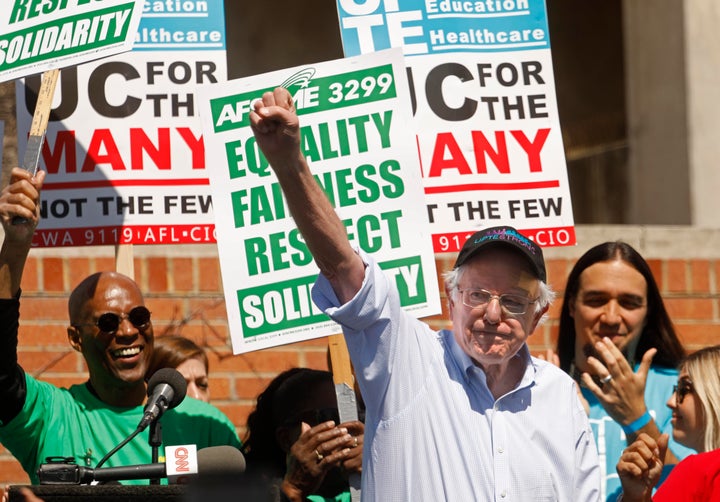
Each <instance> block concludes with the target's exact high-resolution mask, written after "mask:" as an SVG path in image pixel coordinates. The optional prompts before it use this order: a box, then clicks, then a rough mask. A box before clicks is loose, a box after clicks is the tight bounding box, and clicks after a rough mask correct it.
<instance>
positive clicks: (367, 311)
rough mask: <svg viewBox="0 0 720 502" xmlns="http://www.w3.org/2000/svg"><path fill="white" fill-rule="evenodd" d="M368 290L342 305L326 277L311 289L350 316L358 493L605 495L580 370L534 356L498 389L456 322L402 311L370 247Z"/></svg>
mask: <svg viewBox="0 0 720 502" xmlns="http://www.w3.org/2000/svg"><path fill="white" fill-rule="evenodd" d="M363 259H364V260H365V262H366V263H368V267H367V268H366V272H365V281H364V283H363V286H362V288H361V290H360V291H359V292H358V294H357V295H356V296H355V298H353V299H352V300H351V301H349V302H348V303H346V304H345V305H342V306H339V301H338V300H337V297H336V296H335V294H334V292H333V290H332V287H331V286H330V283H329V282H328V281H327V280H326V279H325V278H324V277H322V275H321V276H320V277H319V278H318V281H317V282H316V285H315V288H314V290H313V300H314V301H315V303H316V304H317V305H318V307H319V308H320V309H322V310H324V311H325V312H326V313H327V314H328V315H330V316H331V317H332V318H333V319H334V320H335V321H337V322H338V323H340V324H341V325H342V326H343V331H344V334H345V339H346V340H347V344H348V349H349V352H350V357H351V359H352V362H353V364H354V366H355V369H356V371H357V372H358V382H359V384H360V389H361V391H362V395H363V398H364V401H365V405H366V408H367V409H366V424H365V439H364V442H365V449H364V451H363V471H362V472H363V474H362V500H363V501H378V502H388V501H397V502H408V501H413V502H419V501H431V502H438V501H452V502H470V501H491V500H493V501H501V502H506V501H512V502H528V501H567V502H585V501H593V502H595V501H598V500H599V497H600V469H599V466H598V456H597V450H596V447H595V442H594V439H593V437H592V432H591V430H590V426H589V423H588V419H587V416H586V414H585V412H584V410H583V408H582V405H581V404H580V401H579V399H578V398H577V391H576V388H575V384H574V382H573V381H572V379H571V378H570V377H569V376H568V375H566V374H565V373H564V372H563V371H561V370H560V369H559V368H557V367H555V366H553V365H551V364H548V363H546V362H544V361H540V360H537V359H534V358H531V357H530V354H529V351H528V349H527V347H526V346H525V347H523V349H522V350H521V351H520V353H519V354H518V357H522V358H523V360H524V361H525V362H526V363H527V367H526V370H525V374H524V376H523V377H522V380H521V381H520V383H519V384H518V386H517V387H516V388H515V389H514V390H513V391H511V392H509V393H507V394H506V395H504V396H502V397H500V398H499V399H497V400H495V399H494V398H493V396H492V394H491V393H490V391H489V389H488V387H487V384H486V380H485V373H484V372H483V371H482V370H481V369H480V368H478V367H477V366H475V365H474V364H473V363H472V361H471V360H470V358H469V357H468V356H467V355H466V354H465V353H464V352H463V351H462V349H461V348H460V347H459V346H458V345H457V343H456V342H455V339H454V337H453V334H452V332H450V331H447V330H443V331H441V332H434V331H432V330H431V329H430V327H429V326H428V325H427V324H425V323H423V322H420V321H418V320H417V319H415V318H414V317H412V316H411V315H409V314H406V313H405V312H404V311H403V310H402V308H401V306H400V301H399V299H398V294H397V291H396V290H395V287H394V286H392V285H391V283H390V281H389V280H388V278H387V277H386V276H385V275H384V274H383V273H382V271H381V270H380V269H379V267H378V266H377V265H376V264H375V263H374V261H373V260H372V258H370V257H368V256H365V255H363Z"/></svg>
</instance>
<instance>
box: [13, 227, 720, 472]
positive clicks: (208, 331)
mask: <svg viewBox="0 0 720 502" xmlns="http://www.w3.org/2000/svg"><path fill="white" fill-rule="evenodd" d="M618 238H622V239H624V240H626V241H628V242H630V243H631V244H632V245H633V246H635V247H636V249H638V250H639V251H640V252H641V253H642V254H643V255H644V256H645V257H646V258H648V260H649V262H650V264H651V266H652V269H653V272H654V274H655V277H656V279H657V280H658V283H659V285H660V288H661V291H662V292H663V294H664V297H665V299H666V302H667V306H668V309H669V311H670V314H671V315H672V317H673V320H674V322H675V324H676V325H677V327H678V330H679V332H680V334H681V336H682V340H683V342H684V343H685V345H686V347H687V348H688V349H689V350H693V349H697V348H699V347H702V346H704V345H708V344H714V343H720V342H719V341H720V322H718V320H719V319H720V302H719V301H718V300H719V299H720V294H719V293H718V289H719V288H718V286H719V284H718V283H719V281H720V231H699V230H693V229H688V228H683V229H647V228H640V227H603V228H578V242H579V243H580V245H579V246H577V247H574V248H554V249H548V250H546V257H547V264H548V274H549V278H548V279H549V282H550V284H551V285H552V286H553V287H554V288H555V289H556V290H557V291H558V293H559V294H561V293H562V290H563V288H564V281H565V277H566V276H567V273H568V272H569V270H570V268H571V267H572V264H573V263H574V261H575V259H576V258H577V256H579V254H581V253H582V252H583V251H584V250H586V249H587V248H588V247H590V246H591V245H593V244H596V243H598V242H602V241H604V240H609V239H618ZM453 260H454V256H450V255H438V256H437V264H438V270H447V269H448V268H450V267H451V266H452V262H453ZM133 264H134V275H135V278H136V280H137V282H138V283H139V284H140V286H141V288H142V290H143V291H144V292H145V295H146V301H147V304H148V306H149V308H150V309H151V311H152V313H153V321H154V325H155V329H156V334H161V333H162V332H163V331H164V330H165V329H175V328H176V327H177V326H178V325H180V327H181V330H182V333H183V334H184V335H186V336H188V337H191V338H193V339H194V340H196V341H197V342H199V343H200V344H202V345H203V346H205V347H207V349H208V352H209V356H210V373H211V379H210V385H211V392H212V402H213V404H215V405H216V406H218V407H219V408H220V409H221V410H223V411H224V412H225V413H226V414H227V415H228V416H229V417H230V418H231V420H232V421H233V422H234V423H235V424H236V426H237V428H238V432H239V434H240V436H241V437H242V435H243V434H244V424H245V419H246V417H247V414H248V413H249V412H250V410H251V409H252V407H253V405H254V399H255V397H256V396H257V394H258V393H259V392H260V391H261V390H262V389H263V388H264V387H265V385H266V384H267V383H268V382H269V381H270V380H271V379H272V378H273V377H274V376H275V375H276V374H277V373H278V372H280V371H282V370H284V369H287V368H289V367H292V366H308V367H313V368H323V369H325V368H327V359H326V346H327V343H326V339H324V338H323V339H318V340H312V341H307V342H303V343H298V344H292V345H286V346H282V347H277V348H273V349H266V350H262V351H258V352H254V353H249V354H244V355H238V356H233V355H232V351H231V348H230V342H229V339H228V327H227V322H226V313H225V306H224V303H223V293H222V280H221V274H220V269H219V264H218V260H217V255H216V250H215V248H214V247H212V246H197V247H192V246H187V247H184V249H174V248H167V247H162V246H144V247H136V248H135V253H134V259H133ZM114 268H115V257H114V254H113V250H111V249H110V250H108V249H103V248H87V249H77V248H76V249H66V250H62V251H57V250H34V251H33V252H32V253H31V258H30V260H29V261H28V264H27V268H26V272H25V275H24V276H23V283H22V287H23V297H22V303H21V312H20V314H21V331H20V346H19V359H20V363H21V364H22V365H23V367H24V368H25V369H26V371H28V372H30V373H31V374H33V375H35V376H40V378H42V379H43V380H47V381H50V382H52V383H55V384H57V385H60V386H68V385H71V384H74V383H80V382H83V381H85V380H86V378H87V377H86V372H85V371H86V370H85V366H84V363H83V359H82V357H81V356H80V355H79V354H78V353H76V352H74V351H72V350H71V349H70V347H69V345H68V342H67V337H66V325H67V310H66V306H67V303H66V301H67V296H68V294H69V292H70V290H71V289H72V288H73V287H74V286H75V284H76V283H77V282H79V280H81V279H82V278H84V277H85V276H86V275H88V274H90V273H92V272H95V271H98V270H110V269H114ZM438 280H440V279H439V278H438ZM445 303H446V302H445V299H444V298H443V300H442V304H443V308H445ZM559 311H560V302H556V304H555V305H554V306H553V307H552V308H551V310H550V318H549V320H548V322H547V323H546V324H545V325H543V326H541V327H540V328H538V330H537V331H536V332H535V333H534V334H533V335H532V336H531V337H530V339H529V343H530V346H531V350H532V351H533V352H534V353H537V352H540V351H543V350H544V349H546V348H549V347H553V346H554V343H555V340H556V337H557V317H558V314H559ZM445 313H446V312H444V313H443V315H444V314H445ZM443 315H440V316H435V317H432V318H429V319H427V321H429V322H430V324H431V325H432V326H433V327H434V328H436V329H439V328H444V327H448V325H447V323H446V322H445V321H444V320H443V319H444V317H443ZM27 481H28V477H27V475H26V474H25V473H24V472H23V471H22V469H21V468H20V466H19V464H18V463H17V462H16V461H15V460H14V459H13V458H12V456H11V455H10V454H9V453H8V452H7V451H6V450H5V449H4V448H2V446H0V486H3V485H5V484H18V483H27Z"/></svg>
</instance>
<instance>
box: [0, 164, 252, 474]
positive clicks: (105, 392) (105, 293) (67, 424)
mask: <svg viewBox="0 0 720 502" xmlns="http://www.w3.org/2000/svg"><path fill="white" fill-rule="evenodd" d="M43 180H44V173H43V172H42V171H41V172H39V173H38V174H37V176H36V177H35V178H32V177H31V176H30V175H29V173H27V172H26V171H23V170H22V169H19V168H15V169H13V171H12V175H11V179H10V184H9V185H8V186H7V187H6V188H5V189H4V190H3V192H2V194H1V195H0V220H2V225H3V228H4V230H5V238H4V241H3V245H2V248H1V249H0V403H2V404H1V405H0V443H2V444H3V446H5V448H7V449H8V450H9V451H10V452H11V453H12V454H13V455H14V456H15V457H16V458H17V459H18V460H19V461H20V463H21V464H22V466H23V468H24V469H25V471H26V472H27V473H28V475H29V476H30V478H31V480H32V481H33V483H37V482H38V481H39V480H38V477H37V473H36V471H37V468H38V467H39V465H40V464H42V463H45V462H46V458H47V457H69V458H70V459H71V460H72V461H73V462H76V463H77V464H79V465H84V466H89V467H94V466H95V465H96V464H97V463H98V461H99V460H100V459H101V458H102V457H103V456H104V455H105V454H107V453H108V452H109V451H111V450H112V449H113V448H114V447H115V446H117V445H119V444H120V443H121V442H122V441H123V440H124V439H125V438H127V437H129V436H130V435H131V434H133V432H135V430H136V429H137V427H138V425H139V424H140V421H141V419H142V417H143V411H144V406H143V404H144V402H145V400H146V397H147V390H146V385H145V374H146V372H147V369H148V365H149V362H150V358H151V356H152V350H153V325H152V315H151V312H150V310H148V308H147V307H146V306H145V302H144V300H143V296H142V293H141V292H140V289H139V288H138V286H137V284H135V282H134V281H133V280H132V279H130V278H129V277H126V276H124V275H122V274H119V273H116V272H100V273H95V274H92V275H90V276H89V277H87V278H86V279H84V280H83V281H81V282H80V284H79V285H78V286H77V287H76V288H75V289H74V290H73V292H72V294H71V295H70V299H69V302H68V312H69V316H70V326H69V327H68V328H67V333H68V339H69V341H70V345H71V346H72V347H73V348H74V349H75V350H77V351H79V352H80V353H82V355H83V357H84V359H85V362H86V363H87V368H88V373H89V379H88V381H87V382H86V383H84V384H80V385H73V386H72V387H70V388H69V389H60V388H58V387H55V386H54V385H51V384H49V383H47V382H42V381H40V380H37V379H35V378H33V377H32V376H30V375H28V374H26V373H25V372H24V371H23V369H22V367H20V366H19V365H18V363H17V342H18V326H19V306H20V281H21V278H22V272H23V268H24V265H25V261H26V259H27V256H28V253H29V251H30V245H31V241H32V236H33V232H34V230H35V227H36V226H37V223H38V220H39V214H40V212H39V198H40V190H41V188H42V182H43ZM16 216H19V217H21V218H23V219H24V220H25V223H22V224H17V225H13V224H12V220H13V218H14V217H16ZM148 433H149V429H145V430H144V431H143V432H141V433H140V434H139V435H137V436H136V437H135V438H134V439H133V440H132V441H130V442H129V443H128V444H127V445H125V446H123V447H122V448H121V449H120V450H119V451H118V452H117V453H115V454H114V455H113V456H111V457H110V459H109V460H108V461H107V462H106V463H105V464H104V467H114V466H129V465H137V464H149V463H151V461H152V459H151V448H150V446H149V443H148ZM162 440H163V446H172V445H180V444H194V445H196V446H197V448H198V449H200V448H205V447H209V446H219V445H232V446H235V447H239V446H240V441H239V439H238V437H237V433H236V431H235V427H234V426H233V424H232V422H230V420H229V419H228V418H227V417H226V416H225V415H224V414H222V413H221V412H220V410H218V409H217V408H215V407H214V406H211V405H209V404H207V403H204V402H201V401H198V400H195V399H192V398H189V397H188V398H186V399H184V400H183V401H182V402H181V403H180V404H179V405H178V406H177V407H176V408H173V409H171V410H168V411H167V412H166V413H165V414H163V416H162ZM147 482H148V481H147V480H138V481H136V483H141V484H147Z"/></svg>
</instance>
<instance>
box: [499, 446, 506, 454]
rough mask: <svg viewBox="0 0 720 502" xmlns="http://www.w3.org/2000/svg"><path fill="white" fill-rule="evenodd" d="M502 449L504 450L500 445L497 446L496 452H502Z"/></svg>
mask: <svg viewBox="0 0 720 502" xmlns="http://www.w3.org/2000/svg"><path fill="white" fill-rule="evenodd" d="M504 451H505V450H504V449H503V447H502V446H498V449H497V452H498V453H502V452H504Z"/></svg>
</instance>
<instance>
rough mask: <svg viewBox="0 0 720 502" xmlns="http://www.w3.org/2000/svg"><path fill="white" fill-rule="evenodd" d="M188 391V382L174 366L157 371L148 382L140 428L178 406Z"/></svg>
mask: <svg viewBox="0 0 720 502" xmlns="http://www.w3.org/2000/svg"><path fill="white" fill-rule="evenodd" d="M186 393H187V383H186V382H185V378H184V377H183V376H182V375H181V374H180V372H179V371H177V370H175V369H173V368H162V369H159V370H158V371H156V372H155V374H153V376H152V377H150V381H149V382H148V401H147V404H146V405H145V413H144V415H143V418H142V420H140V424H139V425H138V429H140V430H144V429H145V428H146V427H147V426H148V425H150V424H151V423H153V422H154V421H155V420H157V419H159V418H160V416H161V415H162V414H163V413H165V411H167V410H168V409H170V408H174V407H176V406H177V405H178V404H180V403H181V402H182V400H183V399H185V394H186Z"/></svg>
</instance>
